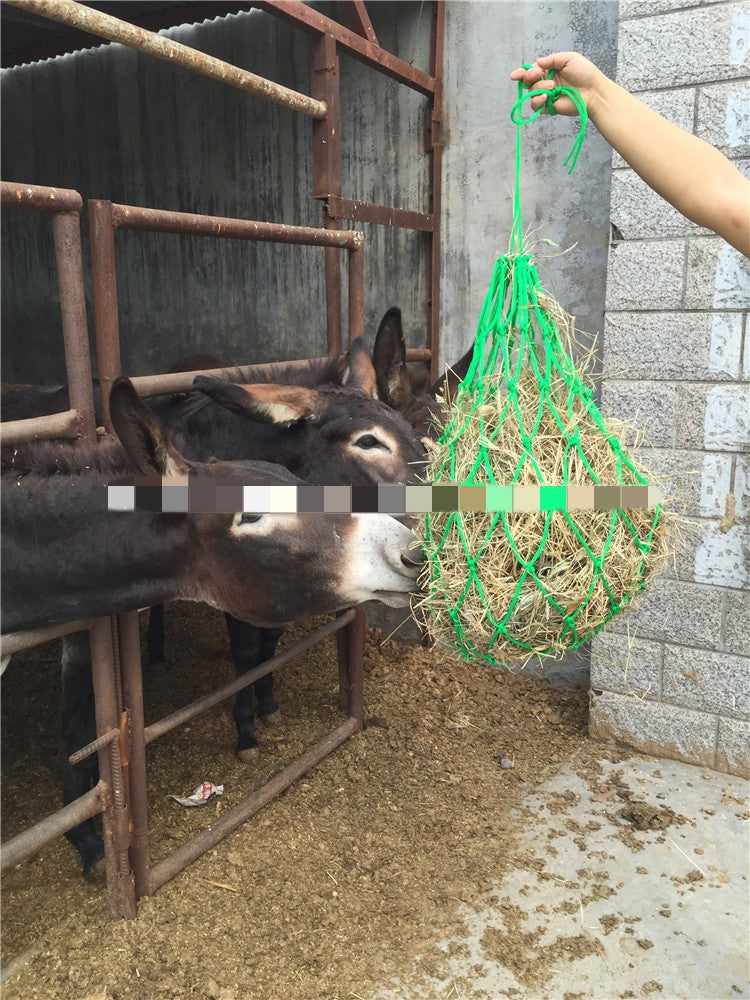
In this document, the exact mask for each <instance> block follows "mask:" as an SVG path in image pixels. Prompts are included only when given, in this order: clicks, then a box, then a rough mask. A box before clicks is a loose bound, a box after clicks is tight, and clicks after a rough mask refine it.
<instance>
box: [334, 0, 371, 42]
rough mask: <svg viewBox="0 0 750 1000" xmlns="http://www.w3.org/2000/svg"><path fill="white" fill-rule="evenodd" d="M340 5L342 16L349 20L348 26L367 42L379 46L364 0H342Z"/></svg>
mask: <svg viewBox="0 0 750 1000" xmlns="http://www.w3.org/2000/svg"><path fill="white" fill-rule="evenodd" d="M341 6H342V7H343V9H344V16H345V17H346V20H347V21H348V22H349V27H350V28H351V29H352V31H356V33H357V34H358V35H362V37H363V38H366V39H367V41H368V42H372V44H373V45H377V46H378V47H380V42H379V41H378V36H377V35H376V34H375V29H374V28H373V26H372V21H371V20H370V15H369V14H368V13H367V7H365V5H364V0H344V2H343V3H342V4H341Z"/></svg>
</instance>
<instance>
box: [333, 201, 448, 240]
mask: <svg viewBox="0 0 750 1000" xmlns="http://www.w3.org/2000/svg"><path fill="white" fill-rule="evenodd" d="M326 212H327V214H328V216H329V218H331V219H347V220H348V221H351V222H374V223H375V224H376V225H379V226H395V227H398V228H401V229H417V230H419V231H421V232H427V233H431V232H432V231H433V230H434V229H435V218H434V216H432V215H429V214H426V213H424V212H409V211H407V210H406V209H405V208H390V207H389V206H388V205H374V204H372V203H371V202H369V201H352V200H351V199H349V198H339V197H338V195H335V194H331V195H328V198H327V200H326Z"/></svg>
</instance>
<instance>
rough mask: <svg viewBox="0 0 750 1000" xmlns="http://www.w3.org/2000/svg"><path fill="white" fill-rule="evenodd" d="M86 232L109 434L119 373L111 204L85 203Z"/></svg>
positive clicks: (97, 352)
mask: <svg viewBox="0 0 750 1000" xmlns="http://www.w3.org/2000/svg"><path fill="white" fill-rule="evenodd" d="M89 229H90V234H89V240H90V244H91V278H92V287H93V292H94V325H95V328H96V360H97V367H98V371H99V388H100V391H101V394H102V419H103V421H104V426H105V427H106V428H107V430H108V431H111V430H112V423H111V421H110V419H109V391H110V389H111V388H112V383H113V382H114V380H115V379H116V378H117V377H118V376H119V375H120V374H121V373H122V362H121V360H120V330H119V324H118V319H117V272H116V269H115V231H114V224H113V221H112V203H111V202H109V201H96V200H94V201H89Z"/></svg>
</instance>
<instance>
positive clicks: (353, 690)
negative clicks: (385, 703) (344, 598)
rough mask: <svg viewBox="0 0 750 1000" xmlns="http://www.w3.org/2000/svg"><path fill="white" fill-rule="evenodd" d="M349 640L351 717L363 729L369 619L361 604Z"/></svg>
mask: <svg viewBox="0 0 750 1000" xmlns="http://www.w3.org/2000/svg"><path fill="white" fill-rule="evenodd" d="M346 631H347V633H348V640H349V643H348V645H349V715H350V716H352V717H353V718H355V719H356V720H357V722H358V723H359V728H360V729H362V727H363V726H364V722H365V707H364V683H365V678H364V673H365V639H366V637H367V619H366V617H365V609H364V607H363V606H362V605H361V604H360V606H359V607H358V608H357V609H356V617H355V618H354V621H353V622H351V624H350V625H348V626H347V629H346Z"/></svg>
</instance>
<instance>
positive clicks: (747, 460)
mask: <svg viewBox="0 0 750 1000" xmlns="http://www.w3.org/2000/svg"><path fill="white" fill-rule="evenodd" d="M732 493H733V495H734V503H735V517H740V518H747V517H748V516H749V515H750V455H738V456H737V459H736V463H735V467H734V489H733V490H732Z"/></svg>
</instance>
